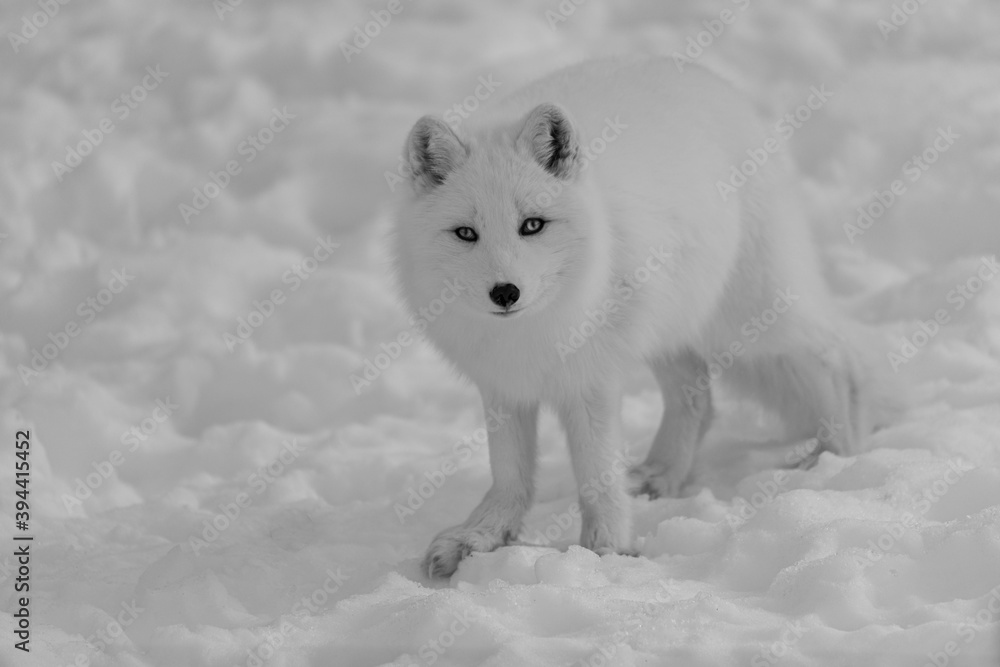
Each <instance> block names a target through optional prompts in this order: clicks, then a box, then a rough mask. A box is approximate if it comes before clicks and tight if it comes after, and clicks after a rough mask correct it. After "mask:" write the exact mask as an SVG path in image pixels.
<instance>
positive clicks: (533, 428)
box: [423, 392, 538, 577]
mask: <svg viewBox="0 0 1000 667" xmlns="http://www.w3.org/2000/svg"><path fill="white" fill-rule="evenodd" d="M483 407H484V408H485V412H486V414H488V415H489V414H491V411H492V416H493V419H494V420H495V426H494V428H493V430H492V431H491V432H490V434H489V448H490V471H491V473H492V474H493V486H491V487H490V490H489V491H487V492H486V496H485V497H484V498H483V500H482V502H480V503H479V506H478V507H476V509H475V510H473V512H472V514H471V515H470V516H469V518H468V519H466V520H465V523H463V524H461V525H458V526H454V527H452V528H449V529H447V530H445V531H443V532H441V533H440V534H438V536H437V537H435V538H434V541H433V542H431V546H430V547H429V548H428V549H427V555H426V556H425V557H424V564H423V567H424V571H425V572H427V574H428V575H430V576H431V577H448V576H451V575H452V574H453V573H454V572H455V570H456V569H458V563H459V561H461V560H462V559H463V558H465V557H466V556H468V555H469V554H470V553H471V552H473V551H493V550H494V549H496V548H497V547H501V546H503V545H505V544H508V543H509V542H511V541H512V540H514V539H515V538H517V535H518V533H519V532H520V531H521V521H522V519H523V518H524V515H525V513H526V512H527V511H528V508H529V507H530V506H531V501H532V499H533V497H534V493H535V459H536V451H537V447H536V443H537V435H538V434H537V424H538V405H537V404H535V405H531V406H515V405H512V404H510V403H509V402H506V401H503V400H500V399H498V398H496V397H493V396H488V395H487V393H486V392H483Z"/></svg>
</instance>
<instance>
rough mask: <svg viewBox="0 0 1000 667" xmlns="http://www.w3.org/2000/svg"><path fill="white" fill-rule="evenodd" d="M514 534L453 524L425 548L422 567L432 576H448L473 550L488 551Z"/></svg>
mask: <svg viewBox="0 0 1000 667" xmlns="http://www.w3.org/2000/svg"><path fill="white" fill-rule="evenodd" d="M514 537H516V535H514V534H512V533H511V532H509V531H508V532H504V533H499V534H498V533H492V532H488V531H483V530H476V529H474V528H466V527H464V526H455V527H454V528H449V529H448V530H445V531H444V532H442V533H440V534H439V535H438V536H437V537H435V538H434V541H433V542H431V545H430V547H428V548H427V555H426V556H424V563H423V569H424V572H426V573H427V576H429V577H431V578H432V579H433V578H437V577H450V576H451V575H453V574H454V573H455V570H457V569H458V564H459V562H460V561H461V560H462V559H463V558H465V557H466V556H468V555H469V554H470V553H472V552H473V551H481V552H489V551H493V550H494V549H497V548H499V547H502V546H504V545H505V544H509V543H510V542H511V541H512V540H513V539H514Z"/></svg>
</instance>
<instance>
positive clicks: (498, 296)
mask: <svg viewBox="0 0 1000 667" xmlns="http://www.w3.org/2000/svg"><path fill="white" fill-rule="evenodd" d="M519 296H521V290H519V289H517V285H512V284H511V283H497V284H496V285H494V286H493V289H491V290H490V299H491V300H492V301H493V303H495V304H496V305H498V306H500V307H501V308H509V307H510V306H512V305H514V304H515V303H517V298H518V297H519Z"/></svg>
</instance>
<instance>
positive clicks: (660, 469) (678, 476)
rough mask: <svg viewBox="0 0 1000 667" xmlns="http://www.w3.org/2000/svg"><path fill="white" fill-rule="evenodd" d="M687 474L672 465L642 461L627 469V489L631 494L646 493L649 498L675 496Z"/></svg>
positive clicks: (679, 491) (678, 492) (639, 494)
mask: <svg viewBox="0 0 1000 667" xmlns="http://www.w3.org/2000/svg"><path fill="white" fill-rule="evenodd" d="M686 478H687V474H686V473H685V471H683V470H678V469H677V468H675V467H673V466H667V465H663V464H659V463H643V464H642V465H637V466H636V467H634V468H632V470H630V471H629V481H630V484H629V491H630V492H631V493H632V495H633V496H641V495H643V494H645V495H648V496H649V499H650V500H656V499H657V498H676V497H677V496H679V495H680V493H681V488H682V487H683V486H684V482H685V480H686Z"/></svg>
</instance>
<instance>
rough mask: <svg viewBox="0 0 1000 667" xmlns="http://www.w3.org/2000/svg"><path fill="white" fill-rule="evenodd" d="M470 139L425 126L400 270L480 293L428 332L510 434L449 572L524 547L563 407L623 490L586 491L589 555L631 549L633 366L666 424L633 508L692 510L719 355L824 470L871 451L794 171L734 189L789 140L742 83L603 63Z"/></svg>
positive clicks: (443, 561)
mask: <svg viewBox="0 0 1000 667" xmlns="http://www.w3.org/2000/svg"><path fill="white" fill-rule="evenodd" d="M460 130H461V131H460V132H458V131H454V130H453V129H452V128H450V127H449V126H448V125H447V124H445V123H444V122H443V121H442V120H440V119H437V118H434V117H430V116H425V117H423V118H421V119H420V120H419V121H418V122H417V123H416V125H415V126H414V127H413V129H412V130H411V132H410V134H409V137H408V139H407V142H406V147H405V157H404V161H405V164H406V165H407V167H408V169H409V171H410V174H409V178H410V181H411V185H412V193H407V195H406V201H405V202H403V204H402V206H401V208H400V210H399V212H398V215H397V223H396V249H395V250H396V264H397V267H396V268H397V274H398V278H399V281H400V284H401V288H402V291H403V293H404V295H405V298H406V300H407V301H408V303H409V305H410V306H411V307H412V308H413V309H414V310H416V309H419V308H421V307H423V306H426V305H427V304H428V303H430V302H432V301H433V300H434V299H435V297H437V296H438V295H439V294H440V293H441V291H442V286H443V285H445V284H446V281H450V282H451V284H458V285H461V286H462V289H461V292H460V293H459V294H458V296H457V298H455V299H454V301H453V302H452V303H450V304H448V305H447V306H446V308H445V309H444V310H443V312H441V314H440V315H437V316H436V317H434V318H433V320H429V321H428V325H427V330H426V332H427V336H428V337H429V338H430V340H431V341H432V342H433V343H434V344H435V345H436V346H437V347H438V348H439V349H440V350H441V352H442V353H443V354H444V355H445V356H446V357H447V358H448V359H449V360H450V361H451V362H452V363H453V364H454V365H455V366H456V367H457V368H458V370H459V371H461V372H462V373H463V374H464V375H465V376H467V377H468V378H470V379H471V380H472V381H473V382H475V383H476V385H478V387H479V390H480V393H481V394H482V400H483V405H484V409H485V410H487V411H489V410H492V411H493V413H494V414H500V415H505V416H506V418H505V420H504V421H502V422H501V423H500V424H499V427H498V428H496V429H495V430H494V431H493V432H492V433H491V434H490V436H489V454H490V466H491V470H492V475H493V485H492V487H491V488H490V489H489V491H488V492H487V493H486V496H485V497H484V498H483V500H482V502H481V503H480V504H479V506H478V507H477V508H476V509H475V510H474V511H473V512H472V514H471V516H469V518H468V519H467V520H466V521H465V523H463V524H461V525H459V526H456V527H453V528H450V529H448V530H445V531H444V532H442V533H441V534H439V535H438V536H437V537H436V538H435V539H434V541H433V543H432V544H431V545H430V548H429V550H428V552H427V556H426V558H425V561H424V568H425V571H426V572H427V573H428V574H429V575H430V576H432V577H433V576H448V575H450V574H452V573H453V572H454V571H455V570H456V568H457V567H458V563H459V561H460V560H461V559H462V558H464V557H465V556H466V555H468V554H469V553H470V552H473V551H491V550H493V549H496V548H497V547H499V546H502V545H505V544H508V543H509V542H510V541H512V540H514V539H516V538H517V536H518V534H519V531H520V530H521V524H522V519H523V517H524V515H525V513H526V511H527V510H528V509H529V507H530V505H531V502H532V496H533V493H534V479H533V477H534V472H535V459H536V421H537V417H538V410H539V406H540V405H541V404H545V405H548V406H551V407H552V408H554V410H555V411H556V412H557V413H558V415H559V417H560V419H561V421H562V423H563V425H564V427H565V430H566V434H567V440H568V443H569V448H570V453H571V458H572V462H573V470H574V474H575V476H576V479H577V483H578V484H579V485H583V484H584V483H585V482H586V481H587V480H595V479H600V480H602V481H603V482H604V484H602V485H600V492H599V493H594V492H592V489H591V492H589V493H581V495H580V507H581V516H582V534H581V537H580V541H581V543H582V545H583V546H585V547H587V548H589V549H592V550H594V551H595V552H597V553H599V554H607V553H629V552H630V551H631V501H630V498H629V483H628V482H629V479H628V477H627V476H625V475H621V474H617V475H616V474H615V473H614V471H615V470H619V469H620V468H621V466H620V461H621V459H620V456H621V454H620V448H621V447H622V444H623V443H622V435H621V426H620V414H619V411H620V397H621V388H622V377H623V370H624V369H625V368H626V367H627V366H628V365H629V364H630V363H632V362H634V361H636V360H638V361H641V362H645V363H646V364H648V366H649V367H650V368H651V369H652V372H653V374H654V375H655V377H656V379H657V381H658V383H659V385H660V387H661V389H662V392H663V400H664V404H665V409H664V413H663V419H662V422H661V424H660V427H659V430H658V431H657V433H656V435H655V437H654V439H653V444H652V448H651V449H650V451H649V454H648V457H647V458H646V460H645V462H644V463H643V464H641V465H639V466H637V467H636V468H635V469H633V470H632V471H631V474H632V476H633V482H634V483H633V488H632V491H633V492H639V493H647V494H649V495H650V497H654V498H655V497H657V496H661V495H662V496H669V495H676V494H677V493H678V492H679V490H680V489H681V486H682V485H683V483H684V482H685V480H686V479H687V478H688V475H689V473H690V472H691V468H692V464H693V462H694V456H695V450H696V447H697V444H698V442H699V441H700V439H701V437H702V436H703V435H704V433H705V431H706V430H707V429H708V426H709V423H710V421H711V418H712V402H711V395H710V386H709V382H708V381H709V375H710V374H711V375H712V377H713V378H714V377H716V376H718V375H719V373H718V372H712V370H714V368H710V365H709V362H711V361H712V360H713V359H716V360H718V359H723V360H724V363H723V364H722V366H720V368H721V367H724V368H725V372H724V373H722V375H721V378H720V380H721V381H723V382H726V383H727V385H731V386H732V387H733V388H734V389H736V390H737V391H741V392H742V393H743V394H744V395H747V396H749V397H752V398H755V399H757V400H759V401H761V402H762V403H763V404H764V406H765V407H768V408H771V409H773V410H774V411H776V412H777V413H778V414H779V415H780V416H781V417H782V418H783V421H784V422H785V423H786V424H787V427H788V433H787V435H788V437H789V440H797V439H805V438H814V437H817V436H818V440H819V446H818V447H817V449H816V450H815V451H814V452H813V453H812V454H811V455H810V456H809V457H808V461H809V462H812V461H815V460H816V458H817V457H818V456H819V453H820V451H832V452H834V453H837V454H844V455H846V454H852V453H856V452H857V451H858V448H859V442H860V440H861V438H862V437H864V435H865V434H866V433H867V432H868V431H869V430H870V425H869V419H868V417H867V415H866V412H867V410H866V400H867V399H866V391H867V389H866V386H867V382H866V380H865V379H864V378H863V377H862V372H861V364H860V363H859V362H858V361H857V357H856V353H855V351H854V348H853V347H852V345H851V344H850V343H848V341H847V339H846V338H845V337H844V336H843V335H842V334H841V330H842V327H843V323H842V322H841V321H840V320H839V319H838V317H837V316H835V315H834V314H833V313H834V311H833V309H832V307H831V305H830V303H829V301H828V299H827V296H826V295H825V292H824V287H823V285H822V281H821V280H820V277H819V270H818V261H817V259H816V258H815V255H814V251H813V247H812V244H811V242H810V239H809V233H808V230H807V224H806V222H805V221H804V220H802V219H800V218H799V217H798V216H797V214H796V212H795V209H794V208H793V207H792V206H791V205H790V204H789V202H788V199H787V198H786V196H785V193H784V192H782V191H781V190H780V189H779V188H780V187H781V183H782V180H781V179H782V177H781V173H782V171H783V170H782V168H781V167H780V166H779V162H780V159H779V155H778V154H770V153H769V154H768V156H769V158H768V159H767V160H766V161H764V164H762V165H759V171H758V173H756V174H755V175H753V176H752V177H750V178H748V179H747V180H746V182H745V184H743V185H742V187H740V188H735V187H733V186H732V185H731V184H730V182H729V177H730V174H731V173H732V170H733V168H734V167H736V166H738V165H740V164H741V163H743V162H744V161H746V160H747V155H748V153H747V151H748V149H754V148H757V147H760V146H762V145H764V142H765V139H767V137H766V136H765V134H764V132H763V131H762V128H761V126H760V125H759V123H758V121H757V119H756V117H755V114H754V112H753V110H752V108H751V105H750V104H749V103H748V101H746V100H745V99H744V98H743V97H742V96H741V95H740V94H738V93H737V92H736V91H735V90H734V89H732V88H731V87H730V86H729V85H727V84H726V83H724V82H723V81H722V80H720V79H718V78H716V77H715V76H713V75H712V74H710V73H708V72H707V71H705V70H703V69H700V68H698V67H694V66H689V67H686V68H685V69H684V71H683V73H681V72H678V71H677V68H676V67H675V66H674V65H673V63H672V62H671V61H669V60H667V59H663V58H655V57H650V58H614V59H606V60H598V61H591V62H586V63H583V64H580V65H576V66H573V67H570V68H568V69H564V70H561V71H559V72H556V73H554V74H551V75H549V76H547V77H545V78H543V79H541V80H539V81H537V82H535V83H533V84H530V85H528V86H527V87H524V88H522V89H520V90H518V91H516V92H515V93H513V94H511V95H509V96H507V97H506V98H504V99H502V100H499V101H497V102H495V103H493V104H492V105H490V106H489V107H484V108H482V109H480V110H479V111H477V112H476V114H475V115H473V116H472V117H471V118H469V119H468V120H467V121H466V122H465V123H464V124H463V125H462V126H461V128H460ZM722 183H725V184H727V186H728V189H727V187H723V186H722V185H721V184H722ZM751 323H754V324H751ZM713 355H714V356H713ZM713 363H714V362H713ZM607 480H613V481H611V482H610V483H608V481H607Z"/></svg>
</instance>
